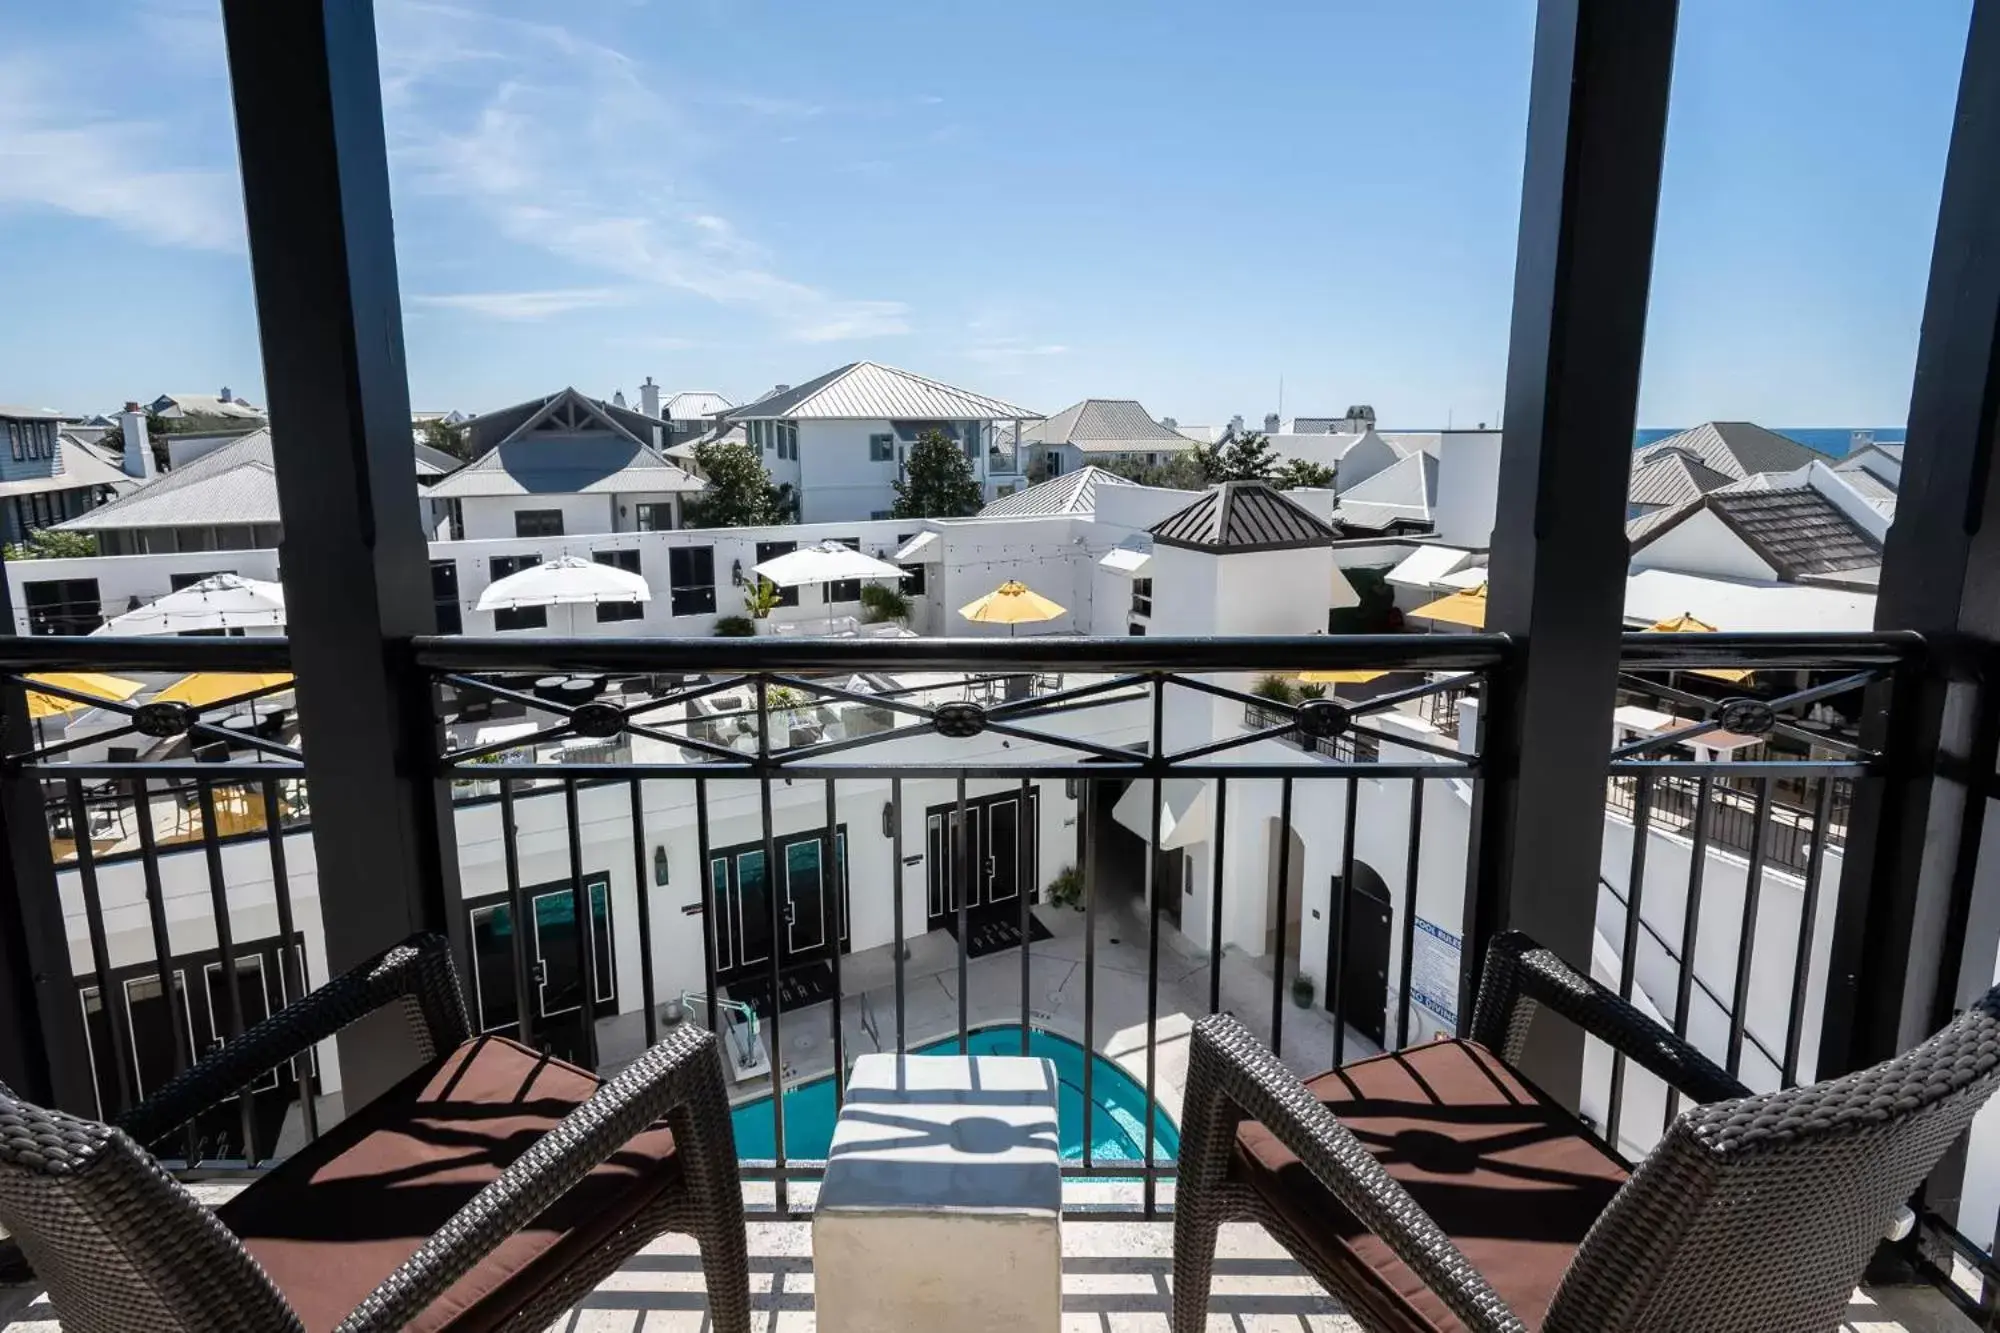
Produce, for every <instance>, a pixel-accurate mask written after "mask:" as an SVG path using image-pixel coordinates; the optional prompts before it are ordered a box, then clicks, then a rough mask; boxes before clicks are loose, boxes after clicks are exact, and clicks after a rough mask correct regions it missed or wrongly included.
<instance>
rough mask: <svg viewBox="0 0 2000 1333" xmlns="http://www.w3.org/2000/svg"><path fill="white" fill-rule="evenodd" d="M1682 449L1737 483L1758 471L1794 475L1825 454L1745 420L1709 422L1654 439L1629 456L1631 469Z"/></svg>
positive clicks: (1822, 457) (1822, 459) (1824, 456)
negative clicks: (1655, 457) (1653, 458)
mask: <svg viewBox="0 0 2000 1333" xmlns="http://www.w3.org/2000/svg"><path fill="white" fill-rule="evenodd" d="M1672 450H1683V451H1685V452H1687V453H1689V454H1692V455H1693V456H1694V457H1696V458H1698V459H1700V460H1701V461H1702V462H1703V463H1705V464H1707V465H1708V466H1709V467H1711V468H1714V469H1715V470H1716V471H1717V472H1720V473H1722V474H1723V475H1725V476H1727V477H1728V478H1730V480H1732V481H1741V480H1742V479H1743V478H1744V477H1748V476H1751V475H1752V474H1754V473H1758V472H1795V471H1797V470H1798V469H1799V468H1802V467H1804V466H1805V465H1806V464H1808V463H1810V462H1812V461H1813V460H1814V459H1818V460H1820V461H1821V462H1825V461H1826V457H1827V456H1826V455H1825V454H1822V453H1820V452H1819V451H1818V450H1816V449H1809V448H1807V447H1806V446H1805V445H1803V444H1800V443H1799V442H1798V441H1797V440H1794V439H1792V438H1791V437H1790V436H1788V435H1780V434H1778V433H1777V432H1776V431H1772V430H1765V429H1764V428H1763V427H1762V426H1759V425H1755V424H1754V423H1752V422H1748V421H1709V422H1704V423H1703V424H1701V425H1699V426H1695V427H1693V428H1691V429H1689V430H1684V431H1682V432H1681V433H1680V434H1678V435H1669V436H1668V437H1667V438H1666V439H1664V440H1655V441H1654V442H1653V443H1651V444H1649V445H1647V446H1646V447H1645V448H1643V449H1641V450H1639V451H1638V452H1637V453H1636V454H1634V456H1633V464H1632V465H1633V468H1634V470H1637V468H1638V467H1639V466H1640V464H1642V463H1644V462H1646V461H1647V460H1649V459H1651V458H1652V457H1653V456H1654V455H1656V454H1662V453H1667V452H1669V451H1672Z"/></svg>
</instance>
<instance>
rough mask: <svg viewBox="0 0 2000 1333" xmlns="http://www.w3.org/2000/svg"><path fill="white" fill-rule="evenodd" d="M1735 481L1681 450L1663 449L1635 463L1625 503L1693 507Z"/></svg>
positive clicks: (1634, 461)
mask: <svg viewBox="0 0 2000 1333" xmlns="http://www.w3.org/2000/svg"><path fill="white" fill-rule="evenodd" d="M1733 480H1735V478H1733V477H1731V476H1730V475H1729V474H1728V473H1726V472H1718V471H1716V470H1715V469H1714V468H1712V467H1710V466H1709V465H1708V464H1706V463H1704V462H1702V461H1701V459H1700V458H1698V457H1693V456H1690V455H1689V454H1686V453H1683V452H1682V451H1681V450H1679V449H1667V450H1661V451H1658V452H1655V453H1652V454H1651V455H1649V456H1642V457H1636V458H1635V459H1634V460H1633V463H1632V480H1631V482H1630V484H1629V485H1628V486H1627V487H1626V489H1625V500H1626V503H1628V504H1635V505H1683V504H1692V503H1693V502H1694V501H1696V500H1699V499H1700V498H1701V497H1702V496H1704V495H1706V494H1708V493H1709V492H1710V491H1712V490H1715V489H1717V488H1718V487H1722V486H1727V485H1729V483H1730V482H1731V481H1733Z"/></svg>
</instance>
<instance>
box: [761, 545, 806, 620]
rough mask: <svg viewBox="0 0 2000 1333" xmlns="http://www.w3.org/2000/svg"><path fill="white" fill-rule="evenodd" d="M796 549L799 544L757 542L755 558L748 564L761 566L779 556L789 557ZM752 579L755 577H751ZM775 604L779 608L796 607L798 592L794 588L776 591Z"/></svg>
mask: <svg viewBox="0 0 2000 1333" xmlns="http://www.w3.org/2000/svg"><path fill="white" fill-rule="evenodd" d="M798 549H799V544H798V543H797V542H758V543H757V558H756V559H755V560H753V561H751V562H750V563H751V564H753V565H761V564H763V563H764V562H765V561H766V560H775V559H776V558H777V557H779V556H781V555H790V554H791V553H792V552H793V551H796V550H798ZM752 577H753V578H754V577H756V576H755V575H752ZM777 604H778V605H779V606H797V605H798V604H799V590H798V589H797V588H796V587H791V588H780V589H778V603H777Z"/></svg>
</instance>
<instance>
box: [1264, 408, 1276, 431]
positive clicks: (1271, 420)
mask: <svg viewBox="0 0 2000 1333" xmlns="http://www.w3.org/2000/svg"><path fill="white" fill-rule="evenodd" d="M1278 424H1279V423H1278V414H1277V413H1276V412H1266V413H1265V414H1264V433H1265V434H1266V435H1276V434H1277V433H1278Z"/></svg>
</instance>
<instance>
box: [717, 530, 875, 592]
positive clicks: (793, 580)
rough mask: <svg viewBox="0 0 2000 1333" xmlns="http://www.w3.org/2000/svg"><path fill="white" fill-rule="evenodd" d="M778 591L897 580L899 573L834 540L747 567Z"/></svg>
mask: <svg viewBox="0 0 2000 1333" xmlns="http://www.w3.org/2000/svg"><path fill="white" fill-rule="evenodd" d="M750 572H751V573H753V574H759V575H762V576H763V577H764V578H766V579H769V580H770V581H771V582H773V583H775V584H777V585H778V586H779V587H780V588H796V587H798V586H800V585H801V584H806V583H839V582H842V581H843V580H846V579H900V578H902V577H903V571H902V569H901V568H900V567H899V566H896V565H892V564H890V563H889V562H888V561H886V560H877V559H876V558H875V557H874V556H872V555H864V554H862V553H861V552H860V551H857V550H855V549H854V548H853V547H851V546H843V545H841V544H840V543H839V542H836V541H824V542H819V543H817V544H815V545H812V546H802V547H800V548H799V549H798V550H796V551H787V552H785V553H784V554H783V555H774V556H772V557H771V558H770V559H769V560H765V561H761V562H760V563H758V564H755V565H752V566H751V567H750Z"/></svg>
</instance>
